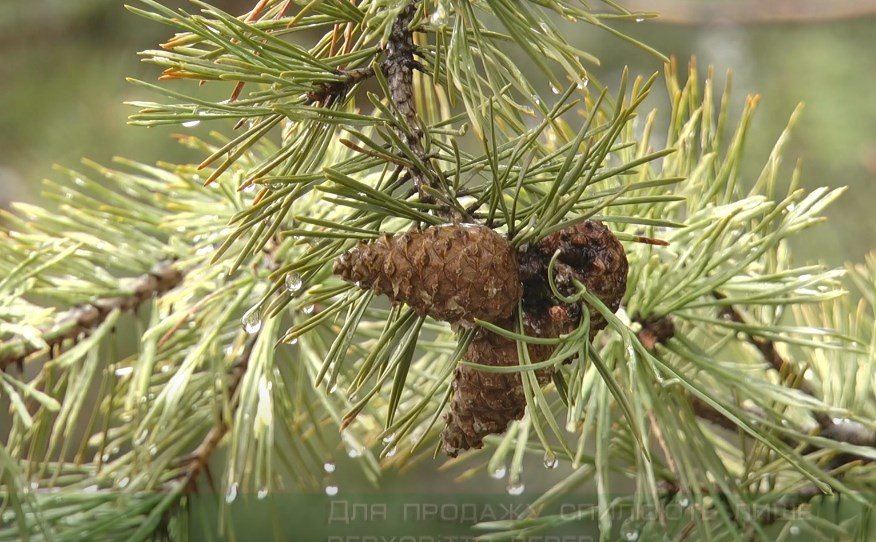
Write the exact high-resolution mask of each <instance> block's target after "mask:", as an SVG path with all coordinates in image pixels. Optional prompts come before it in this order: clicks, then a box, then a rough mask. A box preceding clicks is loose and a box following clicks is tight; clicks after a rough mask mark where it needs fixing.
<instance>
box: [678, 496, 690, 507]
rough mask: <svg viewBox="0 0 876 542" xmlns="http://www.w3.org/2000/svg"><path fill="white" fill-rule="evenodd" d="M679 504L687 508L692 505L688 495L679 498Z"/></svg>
mask: <svg viewBox="0 0 876 542" xmlns="http://www.w3.org/2000/svg"><path fill="white" fill-rule="evenodd" d="M678 506H680V507H682V508H687V507H688V506H690V500H689V499H688V498H687V497H682V498H680V499H679V500H678Z"/></svg>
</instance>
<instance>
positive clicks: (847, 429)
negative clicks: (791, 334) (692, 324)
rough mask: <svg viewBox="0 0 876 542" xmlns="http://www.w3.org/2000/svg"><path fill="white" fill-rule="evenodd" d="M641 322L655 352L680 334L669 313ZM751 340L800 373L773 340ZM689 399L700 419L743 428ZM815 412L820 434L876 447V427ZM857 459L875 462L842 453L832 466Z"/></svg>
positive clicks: (781, 367)
mask: <svg viewBox="0 0 876 542" xmlns="http://www.w3.org/2000/svg"><path fill="white" fill-rule="evenodd" d="M726 310H727V311H728V314H730V315H731V316H732V318H733V319H734V320H735V321H738V322H740V323H744V322H745V318H744V317H743V315H742V314H741V313H740V312H739V311H738V310H737V309H735V308H734V307H732V306H731V307H728V308H727V309H726ZM638 323H639V324H640V325H641V326H642V327H641V329H640V330H639V331H638V338H639V340H640V341H641V342H642V345H643V346H645V347H646V348H647V349H648V350H651V351H653V350H655V349H656V345H657V344H662V343H665V342H667V341H669V340H671V339H672V338H673V337H674V336H675V333H676V326H675V324H674V323H673V321H672V318H671V317H669V316H664V317H662V318H651V319H648V320H646V321H639V322H638ZM747 340H748V341H749V342H751V344H752V345H754V346H755V347H756V348H757V349H758V351H759V352H760V354H761V355H762V357H763V359H764V360H765V361H767V362H768V363H769V364H770V366H771V367H772V368H773V369H775V370H776V371H778V372H779V374H789V373H790V374H792V375H794V374H796V371H795V369H794V367H793V365H792V364H791V363H789V362H788V361H787V360H785V359H784V358H783V357H782V356H781V355H780V354H779V353H778V350H777V348H776V346H775V343H773V341H770V340H765V339H762V338H759V337H754V336H751V335H747ZM791 381H792V382H793V383H796V385H797V386H799V389H800V390H801V391H803V392H804V393H806V394H807V395H810V396H812V397H817V395H816V393H815V391H814V390H813V389H812V388H811V387H810V386H808V385H806V384H805V381H804V379H803V378H802V375H797V378H792V380H791ZM689 401H690V405H691V409H692V410H693V412H694V414H696V416H697V417H698V418H701V419H703V420H706V421H708V422H711V423H713V424H715V425H717V426H719V427H722V428H724V429H727V430H730V431H737V430H738V429H739V428H738V426H737V425H736V423H735V422H734V421H733V420H731V419H730V418H728V417H727V416H725V415H724V414H723V413H721V412H719V411H718V410H717V409H715V408H714V407H713V406H711V405H710V404H708V403H707V402H706V401H704V400H702V399H701V398H699V397H689ZM812 414H813V416H814V417H815V419H816V422H817V423H818V426H819V430H818V436H819V437H822V438H825V439H828V440H832V441H835V442H841V443H846V444H852V445H855V446H863V447H870V448H874V449H876V430H873V429H869V428H867V427H866V426H864V425H862V424H860V423H858V422H853V421H848V420H847V421H843V422H841V423H837V422H835V421H834V420H833V419H832V418H831V417H830V416H829V415H827V414H826V413H823V412H813V413H812ZM785 440H786V441H787V442H788V443H790V444H793V441H791V440H789V439H785ZM820 449H822V447H820V446H818V445H815V444H813V445H810V446H809V448H808V450H807V452H814V451H817V450H820ZM856 460H861V461H863V462H865V463H868V462H871V461H873V459H871V458H869V457H862V456H858V455H855V454H846V453H841V454H839V455H838V457H837V458H836V459H835V460H834V461H832V462H831V466H832V467H834V468H837V467H841V466H844V465H846V464H848V463H850V462H852V461H856Z"/></svg>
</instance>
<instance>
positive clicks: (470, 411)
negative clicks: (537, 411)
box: [441, 306, 577, 457]
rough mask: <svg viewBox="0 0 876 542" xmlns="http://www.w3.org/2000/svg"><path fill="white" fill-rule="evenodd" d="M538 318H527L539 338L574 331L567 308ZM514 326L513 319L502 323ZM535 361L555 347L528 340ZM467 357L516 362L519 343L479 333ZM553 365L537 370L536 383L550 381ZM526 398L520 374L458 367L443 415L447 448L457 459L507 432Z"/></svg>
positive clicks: (485, 361) (475, 360) (530, 330)
mask: <svg viewBox="0 0 876 542" xmlns="http://www.w3.org/2000/svg"><path fill="white" fill-rule="evenodd" d="M540 316H541V317H540V318H538V319H534V318H532V317H531V315H526V316H525V317H524V327H525V330H526V334H527V335H529V336H536V337H558V336H560V335H561V334H563V333H570V332H572V331H573V330H574V329H575V327H576V326H577V321H576V320H572V319H571V318H569V314H568V312H567V311H566V310H565V309H564V308H563V307H559V306H557V307H551V309H550V310H549V311H544V312H543V313H541V314H540ZM502 327H504V328H506V329H513V325H512V324H511V323H510V322H506V323H504V324H503V325H502ZM527 348H528V349H529V358H530V361H531V362H532V363H538V362H541V361H544V360H546V359H548V358H549V357H550V356H551V354H552V353H553V350H554V346H553V345H543V344H529V345H528V346H527ZM465 359H466V361H470V362H472V363H478V364H480V365H490V366H494V367H497V366H506V367H507V366H514V365H518V363H519V362H518V355H517V342H516V341H513V340H510V339H506V338H505V337H502V336H500V335H497V334H495V333H492V332H490V331H487V330H484V329H481V330H479V331H478V332H477V335H476V336H475V338H474V340H473V341H472V343H471V344H470V345H469V347H468V350H467V351H466V353H465ZM552 374H553V368H548V369H539V370H538V371H536V372H535V376H536V379H537V380H538V383H539V384H540V385H542V386H544V385H545V384H547V383H548V382H549V381H550V379H551V375H552ZM525 408H526V396H525V395H524V392H523V384H522V381H521V374H520V373H493V372H487V371H481V370H479V369H475V368H473V367H468V366H466V365H460V366H459V367H457V368H456V372H455V373H454V375H453V399H452V401H451V403H450V410H449V411H448V412H447V414H445V416H444V420H445V422H446V425H445V427H444V431H443V432H442V434H441V441H442V446H443V448H444V452H445V453H446V454H447V455H449V456H450V457H456V455H457V454H458V453H459V452H462V451H465V450H469V449H471V448H480V447H482V446H483V440H484V437H486V436H488V435H494V434H498V433H504V432H505V429H506V428H507V427H508V424H509V423H510V422H512V421H514V420H519V419H520V418H522V417H523V412H524V410H525Z"/></svg>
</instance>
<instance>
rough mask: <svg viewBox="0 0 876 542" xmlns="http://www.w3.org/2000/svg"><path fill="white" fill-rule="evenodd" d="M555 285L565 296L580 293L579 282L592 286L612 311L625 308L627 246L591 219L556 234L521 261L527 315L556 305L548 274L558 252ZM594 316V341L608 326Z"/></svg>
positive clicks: (539, 244) (597, 316)
mask: <svg viewBox="0 0 876 542" xmlns="http://www.w3.org/2000/svg"><path fill="white" fill-rule="evenodd" d="M557 250H559V251H560V255H559V256H558V258H557V261H556V263H555V265H554V273H555V274H554V283H555V284H556V286H557V288H558V289H559V290H560V292H561V293H563V294H564V295H572V294H574V293H576V292H577V288H576V287H575V285H574V282H573V281H574V280H575V279H577V280H578V281H579V282H581V283H582V284H584V286H586V287H587V290H588V291H589V292H590V293H592V294H594V295H596V297H598V298H599V299H600V300H601V301H602V302H603V303H605V305H606V306H607V307H608V308H609V309H611V311H612V312H614V311H616V310H617V309H618V307H620V302H621V300H622V299H623V297H624V293H625V292H626V288H627V271H628V264H627V256H626V253H625V252H624V247H623V245H621V244H620V241H618V240H617V237H615V236H614V234H613V233H611V230H609V229H608V228H607V227H605V225H604V224H602V222H597V221H595V220H587V221H584V222H580V223H578V224H575V225H573V226H569V227H568V228H566V229H563V230H560V231H558V232H556V233H552V234H550V235H548V236H547V237H545V238H544V239H542V240H541V241H540V242H538V243H537V244H536V245H534V246H532V247H530V248H529V249H528V250H527V251H526V252H525V253H523V254H522V255H521V257H520V261H521V265H520V275H521V279H522V281H523V289H524V297H523V304H524V310H527V311H528V310H532V309H533V308H535V309H538V308H541V307H544V306H549V305H553V304H557V303H558V301H557V300H556V299H554V298H553V296H552V295H551V293H550V287H549V286H548V281H547V269H548V265H549V263H550V260H551V258H552V257H553V255H554V253H555V252H556V251H557ZM587 308H588V309H589V312H590V335H591V338H592V337H593V336H594V335H595V334H596V333H597V332H598V331H599V330H600V329H603V328H604V327H605V325H606V321H605V318H603V316H602V315H601V314H600V313H599V312H598V311H597V310H596V309H594V308H593V307H587Z"/></svg>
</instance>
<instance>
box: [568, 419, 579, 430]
mask: <svg viewBox="0 0 876 542" xmlns="http://www.w3.org/2000/svg"><path fill="white" fill-rule="evenodd" d="M566 432H567V433H577V432H578V424H577V423H575V420H569V421H567V422H566Z"/></svg>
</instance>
